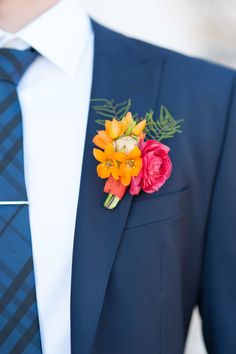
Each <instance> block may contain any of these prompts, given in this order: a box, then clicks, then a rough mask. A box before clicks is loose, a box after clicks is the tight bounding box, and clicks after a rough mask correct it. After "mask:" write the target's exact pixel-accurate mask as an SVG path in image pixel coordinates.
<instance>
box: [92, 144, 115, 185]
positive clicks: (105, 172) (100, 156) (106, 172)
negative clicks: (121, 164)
mask: <svg viewBox="0 0 236 354" xmlns="http://www.w3.org/2000/svg"><path fill="white" fill-rule="evenodd" d="M119 154H120V153H118V152H116V151H115V148H114V146H113V145H112V144H109V145H107V146H106V148H105V151H101V150H99V149H93V155H94V157H95V159H96V160H98V161H99V162H100V164H99V165H98V166H97V174H98V176H99V177H101V178H108V177H110V175H112V176H113V177H114V179H116V180H118V179H119V173H118V163H117V159H119V158H120V156H119Z"/></svg>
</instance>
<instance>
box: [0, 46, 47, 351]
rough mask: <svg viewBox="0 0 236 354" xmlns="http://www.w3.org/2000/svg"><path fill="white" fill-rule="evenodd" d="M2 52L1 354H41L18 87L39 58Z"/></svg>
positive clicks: (29, 51)
mask: <svg viewBox="0 0 236 354" xmlns="http://www.w3.org/2000/svg"><path fill="white" fill-rule="evenodd" d="M37 55H38V53H37V52H36V51H34V50H33V49H27V50H24V51H19V50H16V49H0V353H1V354H10V353H12V354H20V353H24V354H39V353H42V350H41V341H40V332H39V321H38V311H37V303H36V293H35V281H34V271H33V261H32V246H31V235H30V226H29V214H28V202H27V194H26V188H25V178H24V161H23V134H22V115H21V108H20V103H19V99H18V96H17V91H16V88H17V85H18V83H19V81H20V79H21V77H22V75H23V74H24V72H25V71H26V70H27V68H28V67H29V65H30V64H31V63H32V62H33V60H34V59H35V58H36V57H37Z"/></svg>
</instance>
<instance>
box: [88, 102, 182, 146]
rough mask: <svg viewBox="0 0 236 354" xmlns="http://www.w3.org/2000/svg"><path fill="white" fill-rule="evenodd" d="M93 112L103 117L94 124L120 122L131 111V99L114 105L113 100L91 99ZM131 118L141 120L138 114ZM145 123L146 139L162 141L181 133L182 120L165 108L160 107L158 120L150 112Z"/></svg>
mask: <svg viewBox="0 0 236 354" xmlns="http://www.w3.org/2000/svg"><path fill="white" fill-rule="evenodd" d="M91 102H92V103H95V104H94V106H92V108H93V110H94V111H95V112H96V114H98V115H99V116H101V117H103V118H100V119H97V120H96V123H98V124H100V125H103V126H104V125H105V120H106V119H108V120H112V119H113V118H115V119H117V120H121V119H122V118H123V117H124V116H125V115H126V114H127V113H128V112H129V111H131V99H128V100H126V101H124V102H121V103H117V104H116V103H114V100H107V99H100V98H98V99H92V100H91ZM133 118H134V119H135V120H136V121H137V122H139V121H140V120H141V119H143V118H140V117H139V116H138V114H133ZM145 119H146V121H147V124H146V128H145V131H144V132H145V133H146V139H154V140H158V141H162V140H164V139H169V138H173V136H174V135H175V134H176V133H181V132H182V131H181V123H182V122H183V121H184V120H183V119H180V120H175V119H174V117H173V116H172V115H171V113H170V112H169V111H168V109H167V108H166V107H165V106H161V109H160V116H159V119H156V120H155V119H154V112H153V111H152V110H150V111H149V112H148V113H146V115H145Z"/></svg>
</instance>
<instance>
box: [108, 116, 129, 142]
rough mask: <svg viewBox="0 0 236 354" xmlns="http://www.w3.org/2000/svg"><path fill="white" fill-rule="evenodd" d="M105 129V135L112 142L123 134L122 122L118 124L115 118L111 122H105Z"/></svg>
mask: <svg viewBox="0 0 236 354" xmlns="http://www.w3.org/2000/svg"><path fill="white" fill-rule="evenodd" d="M105 128H106V132H107V134H108V135H109V136H110V138H112V139H113V140H114V139H117V138H119V137H120V136H121V135H122V134H123V133H124V124H123V122H122V121H120V122H119V121H118V120H116V119H115V118H114V119H113V120H112V121H110V120H106V122H105Z"/></svg>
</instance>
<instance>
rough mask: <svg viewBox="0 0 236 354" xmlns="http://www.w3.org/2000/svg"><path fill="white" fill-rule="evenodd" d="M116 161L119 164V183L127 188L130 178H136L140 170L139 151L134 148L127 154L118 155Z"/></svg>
mask: <svg viewBox="0 0 236 354" xmlns="http://www.w3.org/2000/svg"><path fill="white" fill-rule="evenodd" d="M118 159H119V161H120V162H121V164H120V166H119V175H120V179H121V182H122V184H123V185H124V186H128V185H129V184H130V182H131V178H132V177H136V176H138V174H139V172H140V170H141V168H142V158H141V151H140V149H139V148H138V147H137V146H136V147H135V148H134V149H133V150H132V151H130V152H129V153H128V154H124V153H119V156H118Z"/></svg>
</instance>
